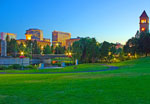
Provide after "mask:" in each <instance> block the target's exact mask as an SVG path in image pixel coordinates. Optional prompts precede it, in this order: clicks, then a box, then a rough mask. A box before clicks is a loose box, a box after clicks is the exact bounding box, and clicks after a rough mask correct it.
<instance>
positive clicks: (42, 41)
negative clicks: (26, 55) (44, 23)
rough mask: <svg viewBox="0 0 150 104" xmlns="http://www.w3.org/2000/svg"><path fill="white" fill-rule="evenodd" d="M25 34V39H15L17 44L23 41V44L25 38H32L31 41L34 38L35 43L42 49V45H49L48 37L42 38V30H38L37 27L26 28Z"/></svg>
mask: <svg viewBox="0 0 150 104" xmlns="http://www.w3.org/2000/svg"><path fill="white" fill-rule="evenodd" d="M25 36H26V39H19V40H17V43H18V44H21V43H23V44H24V45H25V43H26V41H27V40H32V41H34V40H36V41H37V44H38V45H39V46H40V47H41V49H42V50H43V48H44V46H46V45H49V46H50V45H51V42H50V39H47V38H43V31H42V30H39V29H29V30H26V33H25Z"/></svg>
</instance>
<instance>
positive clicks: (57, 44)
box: [56, 43, 59, 54]
mask: <svg viewBox="0 0 150 104" xmlns="http://www.w3.org/2000/svg"><path fill="white" fill-rule="evenodd" d="M58 46H59V43H56V47H57V50H56V52H57V54H58Z"/></svg>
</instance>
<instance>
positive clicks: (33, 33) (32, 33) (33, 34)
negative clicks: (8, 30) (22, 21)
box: [25, 29, 43, 41]
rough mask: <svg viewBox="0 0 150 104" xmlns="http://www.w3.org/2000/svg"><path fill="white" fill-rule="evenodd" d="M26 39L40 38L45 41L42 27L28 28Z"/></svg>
mask: <svg viewBox="0 0 150 104" xmlns="http://www.w3.org/2000/svg"><path fill="white" fill-rule="evenodd" d="M25 35H26V40H40V41H43V31H42V30H40V29H29V30H26V33H25Z"/></svg>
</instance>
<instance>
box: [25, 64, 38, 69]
mask: <svg viewBox="0 0 150 104" xmlns="http://www.w3.org/2000/svg"><path fill="white" fill-rule="evenodd" d="M25 68H27V69H37V68H38V66H37V65H28V66H25Z"/></svg>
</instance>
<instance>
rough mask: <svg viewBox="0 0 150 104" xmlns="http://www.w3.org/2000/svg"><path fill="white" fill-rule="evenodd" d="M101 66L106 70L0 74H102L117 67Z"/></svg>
mask: <svg viewBox="0 0 150 104" xmlns="http://www.w3.org/2000/svg"><path fill="white" fill-rule="evenodd" d="M101 65H103V66H107V67H109V68H107V69H101V70H88V71H74V72H31V73H8V72H0V74H61V73H89V72H102V71H110V70H117V69H119V67H116V66H110V65H106V64H101Z"/></svg>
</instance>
